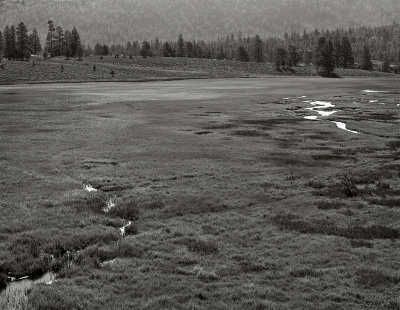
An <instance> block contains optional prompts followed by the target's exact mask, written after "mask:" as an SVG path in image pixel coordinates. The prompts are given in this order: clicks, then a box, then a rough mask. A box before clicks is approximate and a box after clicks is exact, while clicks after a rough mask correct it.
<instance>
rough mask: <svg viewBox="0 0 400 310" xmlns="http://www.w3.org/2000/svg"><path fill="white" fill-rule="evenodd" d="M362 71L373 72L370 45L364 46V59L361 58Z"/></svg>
mask: <svg viewBox="0 0 400 310" xmlns="http://www.w3.org/2000/svg"><path fill="white" fill-rule="evenodd" d="M361 69H363V70H373V66H372V61H371V52H370V50H369V46H368V44H364V47H363V52H362V58H361Z"/></svg>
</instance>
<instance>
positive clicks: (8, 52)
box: [3, 26, 11, 59]
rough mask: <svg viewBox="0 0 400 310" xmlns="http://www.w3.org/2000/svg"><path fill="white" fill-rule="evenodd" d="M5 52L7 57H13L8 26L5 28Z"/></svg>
mask: <svg viewBox="0 0 400 310" xmlns="http://www.w3.org/2000/svg"><path fill="white" fill-rule="evenodd" d="M3 40H4V43H3V54H4V57H5V58H7V59H11V50H10V49H11V47H10V27H8V26H6V27H5V28H4V34H3Z"/></svg>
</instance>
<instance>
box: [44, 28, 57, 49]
mask: <svg viewBox="0 0 400 310" xmlns="http://www.w3.org/2000/svg"><path fill="white" fill-rule="evenodd" d="M47 24H48V26H49V29H48V32H47V37H46V48H45V50H46V52H47V53H48V54H49V56H50V57H53V56H54V53H55V40H56V28H55V27H54V23H53V21H52V20H49V21H48V22H47Z"/></svg>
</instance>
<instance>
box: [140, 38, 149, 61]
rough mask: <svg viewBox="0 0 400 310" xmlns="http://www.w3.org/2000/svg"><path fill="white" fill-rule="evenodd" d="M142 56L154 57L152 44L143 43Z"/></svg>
mask: <svg viewBox="0 0 400 310" xmlns="http://www.w3.org/2000/svg"><path fill="white" fill-rule="evenodd" d="M140 56H142V57H143V58H147V57H151V56H152V52H151V47H150V43H149V42H148V41H143V43H142V49H141V50H140Z"/></svg>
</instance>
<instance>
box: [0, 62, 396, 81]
mask: <svg viewBox="0 0 400 310" xmlns="http://www.w3.org/2000/svg"><path fill="white" fill-rule="evenodd" d="M33 62H34V63H35V65H33ZM94 66H95V68H96V70H94ZM61 67H63V68H62V69H61ZM112 71H113V72H114V75H112V74H111V72H112ZM336 73H337V74H338V75H339V76H342V77H343V76H357V77H360V76H364V77H395V76H396V75H394V74H389V73H382V72H377V71H374V72H369V71H363V70H357V69H336ZM265 75H273V76H316V75H317V73H316V70H315V68H314V67H312V66H302V67H300V66H299V67H294V68H291V69H279V70H278V69H276V68H275V66H274V65H273V64H270V63H255V62H248V63H246V62H238V61H227V60H214V59H195V58H164V57H154V58H146V59H145V58H142V57H133V59H129V57H126V58H118V59H116V58H114V57H113V56H107V57H104V58H103V59H100V57H87V58H84V59H83V61H77V60H64V59H62V58H53V59H48V60H42V59H40V58H36V59H32V61H30V62H20V61H8V62H6V67H5V69H4V70H0V84H5V83H21V82H42V81H103V80H109V81H111V80H113V81H121V80H149V79H153V80H154V79H155V80H162V79H189V78H191V79H196V78H197V79H198V78H228V77H229V78H232V77H249V76H250V77H255V76H265Z"/></svg>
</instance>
